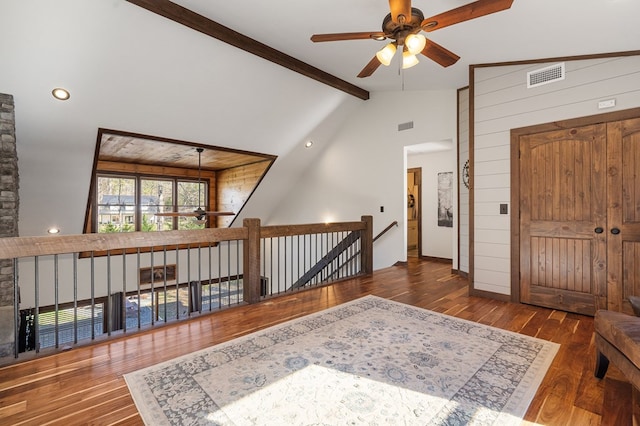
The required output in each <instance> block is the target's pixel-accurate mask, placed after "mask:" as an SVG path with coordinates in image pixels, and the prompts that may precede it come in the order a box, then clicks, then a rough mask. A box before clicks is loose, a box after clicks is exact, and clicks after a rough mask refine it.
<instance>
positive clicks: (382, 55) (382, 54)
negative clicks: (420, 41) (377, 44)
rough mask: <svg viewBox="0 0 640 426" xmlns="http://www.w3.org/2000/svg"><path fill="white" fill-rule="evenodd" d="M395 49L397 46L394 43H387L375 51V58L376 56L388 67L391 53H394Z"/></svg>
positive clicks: (391, 56) (391, 57)
mask: <svg viewBox="0 0 640 426" xmlns="http://www.w3.org/2000/svg"><path fill="white" fill-rule="evenodd" d="M396 49H397V48H396V44H395V43H389V44H387V45H386V46H385V47H383V48H382V49H380V50H379V51H378V53H376V58H378V60H379V61H380V63H381V64H382V65H384V66H386V67H388V66H389V64H391V60H392V59H393V55H395V54H396Z"/></svg>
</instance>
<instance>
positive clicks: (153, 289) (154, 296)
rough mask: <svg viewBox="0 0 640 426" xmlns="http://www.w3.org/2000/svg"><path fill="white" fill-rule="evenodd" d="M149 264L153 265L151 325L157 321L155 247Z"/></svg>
mask: <svg viewBox="0 0 640 426" xmlns="http://www.w3.org/2000/svg"><path fill="white" fill-rule="evenodd" d="M149 264H150V265H151V266H150V267H151V326H152V327H153V325H154V324H155V323H156V305H155V302H156V291H155V290H156V284H155V279H154V276H153V247H151V250H150V254H149Z"/></svg>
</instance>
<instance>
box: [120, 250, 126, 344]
mask: <svg viewBox="0 0 640 426" xmlns="http://www.w3.org/2000/svg"><path fill="white" fill-rule="evenodd" d="M120 317H121V318H122V331H123V332H124V333H126V332H127V251H126V250H122V300H121V301H120Z"/></svg>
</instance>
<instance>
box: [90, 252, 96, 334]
mask: <svg viewBox="0 0 640 426" xmlns="http://www.w3.org/2000/svg"><path fill="white" fill-rule="evenodd" d="M90 266H91V340H95V338H96V324H95V320H96V313H95V306H96V271H95V267H96V265H95V259H94V253H93V251H92V252H91V265H90Z"/></svg>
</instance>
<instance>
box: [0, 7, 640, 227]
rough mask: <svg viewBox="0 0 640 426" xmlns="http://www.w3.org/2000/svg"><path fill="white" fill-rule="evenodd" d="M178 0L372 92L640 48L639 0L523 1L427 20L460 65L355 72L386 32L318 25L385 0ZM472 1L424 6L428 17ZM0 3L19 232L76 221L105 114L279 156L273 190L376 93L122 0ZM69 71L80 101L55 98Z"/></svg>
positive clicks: (157, 130) (372, 26)
mask: <svg viewBox="0 0 640 426" xmlns="http://www.w3.org/2000/svg"><path fill="white" fill-rule="evenodd" d="M176 3H178V4H180V5H182V6H184V7H187V8H189V9H191V10H193V11H195V12H197V13H200V14H202V15H204V16H206V17H207V18H209V19H211V20H214V21H216V22H219V23H220V24H223V25H225V26H228V27H230V28H232V29H234V30H236V31H238V32H240V33H242V34H245V35H247V36H249V37H252V38H255V39H257V40H259V41H261V42H262V43H265V44H267V45H269V46H271V47H273V48H275V49H278V50H280V51H282V52H283V53H285V54H287V55H290V56H292V57H295V58H297V59H299V60H301V61H304V62H306V63H308V64H310V65H313V66H315V67H317V68H320V69H322V70H324V71H326V72H328V73H330V74H332V75H334V76H336V77H339V78H341V79H343V80H346V81H347V82H349V83H351V84H354V85H356V86H359V87H361V88H364V89H366V90H368V91H370V92H372V94H375V93H376V92H388V91H401V90H405V91H422V90H431V89H434V90H452V91H455V89H458V88H460V87H463V86H466V85H467V84H468V72H469V71H468V70H469V65H470V64H483V63H492V62H505V61H517V60H528V59H538V58H551V57H559V56H574V55H589V54H599V53H607V52H619V51H629V50H635V49H639V48H640V44H639V42H638V41H639V40H640V25H637V22H636V21H637V17H638V16H640V1H638V0H514V3H513V6H512V7H511V9H509V10H506V11H503V12H499V13H496V14H493V15H489V16H485V17H482V18H479V19H476V20H473V21H468V22H463V23H460V24H457V25H453V26H451V27H447V28H443V29H442V30H438V31H435V32H432V33H430V37H431V38H432V39H433V40H434V41H435V42H437V43H438V44H440V45H442V46H444V47H446V48H447V49H449V50H451V51H453V52H454V53H456V54H458V55H459V56H461V59H460V61H458V63H456V64H455V65H453V66H451V67H449V68H446V69H445V68H442V67H440V66H439V65H437V64H435V63H433V62H432V61H430V60H428V59H427V58H423V59H422V60H421V62H420V64H418V65H417V66H415V67H413V68H411V69H409V70H406V71H405V72H404V73H402V74H401V75H400V74H399V73H398V66H397V64H392V65H391V66H390V67H380V68H379V69H378V70H377V71H376V72H375V73H374V75H373V76H372V77H369V78H366V79H358V78H357V77H356V75H357V74H358V73H359V71H360V70H361V69H362V68H363V67H364V66H365V65H366V63H367V62H368V61H369V60H370V59H371V58H372V57H373V55H374V54H375V52H376V51H377V50H378V49H380V48H381V47H382V46H383V43H381V42H376V41H373V40H358V41H342V42H331V43H312V42H311V41H310V40H309V38H310V36H311V35H312V34H314V33H332V32H353V31H379V30H380V27H381V23H382V20H383V18H384V16H385V15H386V14H387V13H388V11H389V10H388V9H389V5H388V2H387V1H385V0H298V1H294V0H268V1H259V0H233V1H221V0H210V1H209V0H207V1H203V0H176ZM466 3H468V1H467V0H414V2H413V6H414V7H417V8H420V9H421V10H422V11H423V12H424V14H425V15H426V16H432V15H435V14H438V13H440V12H444V11H447V10H449V9H452V8H455V7H458V6H461V5H464V4H466ZM0 18H1V23H0V43H1V44H2V48H1V49H0V93H8V94H11V95H13V96H14V99H15V105H16V106H15V111H16V128H17V139H18V156H19V167H20V194H21V199H20V228H21V234H23V235H34V234H39V233H41V232H42V229H46V227H47V226H48V225H49V224H54V223H55V224H57V225H60V226H62V227H63V228H65V231H66V232H68V233H78V232H80V230H81V228H82V222H83V220H84V211H85V207H86V203H87V196H88V189H89V180H90V176H91V165H92V161H93V158H94V150H95V144H96V136H97V129H98V128H107V129H115V130H121V131H127V132H134V133H141V134H147V135H153V136H161V137H165V138H172V139H180V140H185V141H190V142H196V143H201V144H205V145H216V146H226V147H232V148H236V149H244V150H249V151H256V152H262V153H266V154H272V155H277V156H278V160H277V161H276V163H275V165H274V168H273V170H272V171H271V172H270V173H269V175H270V176H271V175H272V174H277V173H280V175H277V176H278V177H273V178H271V179H273V188H276V190H275V191H276V193H275V194H270V195H273V196H272V197H271V198H273V199H275V198H274V197H277V194H278V192H277V191H286V185H290V184H291V182H294V181H295V179H292V178H291V176H292V175H295V174H296V173H303V172H304V170H305V168H306V167H307V165H308V164H310V162H312V161H313V155H312V154H310V152H318V151H309V150H305V149H304V148H303V144H304V141H305V140H307V139H309V138H311V139H314V140H315V142H316V144H315V145H314V150H315V149H318V150H320V149H322V146H323V144H324V143H328V141H330V140H331V136H332V132H334V131H336V129H338V128H339V126H341V123H342V122H343V121H344V120H347V119H348V117H349V115H350V114H351V113H352V112H353V111H354V110H355V109H358V108H366V107H367V105H368V104H367V102H368V101H362V100H360V99H357V98H355V97H353V96H350V95H348V94H346V93H344V92H341V91H339V90H336V89H334V88H332V87H329V86H327V85H324V84H322V83H319V82H317V81H315V80H311V79H309V78H307V77H304V76H302V75H301V74H298V73H295V72H293V71H290V70H288V69H285V68H283V67H281V66H278V65H275V64H273V63H271V62H268V61H266V60H264V59H262V58H259V57H257V56H254V55H251V54H248V53H246V52H244V51H241V50H239V49H237V48H234V47H232V46H230V45H228V44H225V43H223V42H221V41H219V40H215V39H212V38H211V37H209V36H206V35H204V34H201V33H197V32H196V31H194V30H192V29H190V28H187V27H185V26H182V25H180V24H177V23H175V22H173V21H170V20H168V19H166V18H163V17H161V16H158V15H156V14H154V13H152V12H149V11H147V10H145V9H143V8H141V7H139V6H136V5H134V4H131V3H129V2H127V1H125V0H91V1H87V0H55V1H51V0H0ZM59 86H62V87H65V88H67V89H69V90H70V91H71V99H70V100H68V101H65V102H60V101H57V100H54V99H53V97H52V96H51V90H52V89H53V88H54V87H59ZM425 93H427V94H428V92H425ZM427 94H425V103H427V102H430V99H429V98H428V96H427ZM381 95H382V93H381ZM380 97H381V98H384V96H380ZM397 107H398V106H397V105H389V108H390V109H393V108H397ZM449 136H453V135H449ZM449 136H447V137H449ZM266 198H268V197H266ZM43 202H46V208H45V209H44V210H43ZM274 202H277V201H274ZM41 228H42V229H41Z"/></svg>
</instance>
